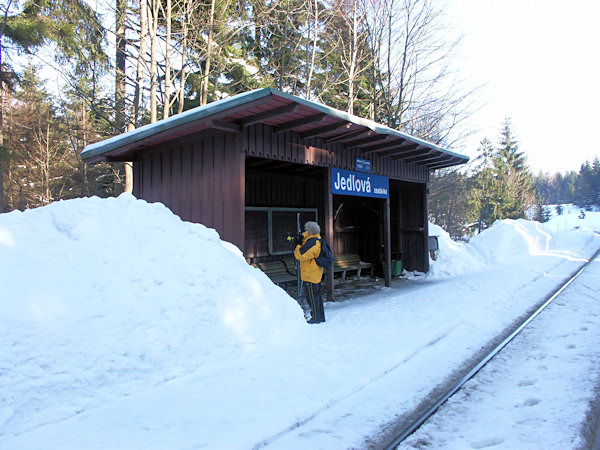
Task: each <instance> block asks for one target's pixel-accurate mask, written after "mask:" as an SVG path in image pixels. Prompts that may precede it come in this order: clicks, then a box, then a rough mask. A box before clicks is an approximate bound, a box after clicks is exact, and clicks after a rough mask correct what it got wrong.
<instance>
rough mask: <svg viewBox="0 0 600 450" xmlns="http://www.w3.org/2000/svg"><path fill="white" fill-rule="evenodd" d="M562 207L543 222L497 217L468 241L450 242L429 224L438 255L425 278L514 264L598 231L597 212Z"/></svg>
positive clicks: (582, 242) (599, 219) (573, 245)
mask: <svg viewBox="0 0 600 450" xmlns="http://www.w3.org/2000/svg"><path fill="white" fill-rule="evenodd" d="M579 215H580V209H579V208H565V212H564V214H563V215H560V216H558V215H555V216H554V217H553V218H552V219H551V220H549V221H548V222H546V223H544V224H540V223H539V222H535V221H530V220H523V219H519V220H511V219H505V220H498V221H496V222H494V224H493V225H492V226H491V227H490V228H488V229H486V230H484V231H483V232H482V233H480V234H478V235H476V236H474V237H473V238H472V239H471V240H470V241H469V242H468V243H457V242H454V241H453V240H452V239H451V238H450V236H449V235H448V233H446V232H445V231H444V230H443V229H442V228H440V227H439V226H438V225H435V224H430V225H429V234H430V235H438V236H439V237H438V242H439V247H440V249H439V256H438V258H437V260H436V261H431V268H430V271H429V273H428V277H429V278H431V279H435V278H444V277H452V276H456V275H461V274H465V273H472V272H477V271H480V270H483V269H485V268H489V267H490V266H501V265H509V264H515V263H516V262H517V261H518V260H520V259H523V258H528V257H531V256H534V255H539V254H545V253H548V252H550V251H551V250H552V249H557V248H577V249H581V248H583V247H584V246H585V245H586V244H587V243H588V242H589V241H590V239H592V238H593V235H594V230H596V231H600V212H586V213H585V218H583V219H581V218H579Z"/></svg>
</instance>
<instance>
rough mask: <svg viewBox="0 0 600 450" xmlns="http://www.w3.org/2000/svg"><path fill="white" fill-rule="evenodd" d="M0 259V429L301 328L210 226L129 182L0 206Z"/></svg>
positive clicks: (297, 312) (289, 303) (291, 310)
mask: <svg viewBox="0 0 600 450" xmlns="http://www.w3.org/2000/svg"><path fill="white" fill-rule="evenodd" d="M0 261H1V262H2V264H3V266H4V267H3V270H0V286H2V293H1V295H0V330H2V331H1V332H0V361H1V363H0V373H1V375H2V376H1V377H0V378H1V381H0V429H1V428H3V427H2V425H3V424H5V422H6V421H8V420H10V419H9V418H11V417H25V418H27V421H32V419H33V422H35V417H36V416H39V418H40V419H42V418H43V416H44V411H46V409H47V408H55V409H56V408H58V409H60V408H61V405H62V404H71V405H78V407H82V406H83V405H82V404H86V402H88V401H89V399H90V398H93V397H98V396H99V397H102V396H103V395H104V394H103V393H102V390H103V388H105V387H109V386H110V395H119V394H123V393H124V392H128V393H131V392H132V391H133V392H135V391H136V390H137V389H142V388H144V387H147V386H148V385H153V384H158V383H160V382H163V381H164V380H168V379H172V378H174V377H177V376H179V375H181V374H185V373H188V372H190V371H193V370H195V369H196V368H198V367H199V366H201V365H207V364H211V362H213V363H214V361H215V360H217V359H226V358H231V357H235V354H236V352H247V351H249V349H251V348H252V347H253V346H260V345H262V344H263V343H267V342H269V343H270V345H272V343H273V342H278V341H282V342H283V341H285V340H286V339H293V338H294V336H296V335H298V333H302V331H303V330H305V329H306V328H308V325H306V323H305V321H304V317H303V314H302V311H301V309H300V308H299V306H298V304H297V303H296V301H295V300H293V299H292V298H291V297H289V296H288V295H287V294H286V293H285V292H284V291H283V290H282V289H280V288H279V287H277V286H275V285H273V284H272V283H271V282H270V280H269V279H268V278H267V277H266V276H265V275H264V274H263V273H262V272H261V271H260V270H258V269H254V268H253V267H251V266H249V265H248V264H246V262H245V260H244V259H243V256H242V254H241V252H240V251H239V250H238V249H237V247H235V246H233V245H231V244H229V243H226V242H223V241H221V240H220V239H219V236H218V234H217V232H216V231H215V230H212V229H209V228H206V227H204V226H203V225H199V224H191V223H186V222H183V221H181V220H180V219H179V218H178V217H177V216H175V215H174V214H172V213H171V212H170V211H169V210H168V209H167V208H166V207H164V206H163V205H162V204H159V203H154V204H148V203H147V202H145V201H143V200H136V199H135V198H134V197H133V196H131V195H129V194H123V195H121V196H119V197H118V198H109V199H99V198H91V199H76V200H69V201H61V202H57V203H53V204H51V205H49V206H46V207H43V208H38V209H34V210H27V211H25V212H19V211H15V212H11V213H8V214H2V215H0ZM106 342H110V343H111V345H110V346H107V345H106ZM99 368H101V369H100V370H99ZM25 374H27V376H26V377H25V376H24V375H25ZM24 380H27V382H25V383H24ZM119 386H120V387H119ZM106 395H108V392H107V393H106ZM72 412H73V411H70V412H65V414H69V413H72ZM10 425H11V427H12V428H13V429H14V428H15V427H16V429H17V430H18V429H19V428H20V427H27V426H28V425H27V423H26V421H25V422H24V423H21V424H13V423H11V424H10Z"/></svg>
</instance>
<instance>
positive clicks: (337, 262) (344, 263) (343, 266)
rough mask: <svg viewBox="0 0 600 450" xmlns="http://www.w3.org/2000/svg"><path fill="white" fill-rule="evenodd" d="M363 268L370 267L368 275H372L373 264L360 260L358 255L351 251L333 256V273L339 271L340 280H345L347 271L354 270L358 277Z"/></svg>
mask: <svg viewBox="0 0 600 450" xmlns="http://www.w3.org/2000/svg"><path fill="white" fill-rule="evenodd" d="M363 269H371V270H370V275H371V276H373V264H371V263H367V262H362V261H361V260H360V256H358V255H355V254H352V253H347V254H342V255H334V256H333V273H334V274H336V273H341V274H342V282H343V281H346V274H347V273H348V272H351V271H356V276H357V277H360V274H361V271H362V270H363Z"/></svg>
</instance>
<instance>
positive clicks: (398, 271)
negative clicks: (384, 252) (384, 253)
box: [392, 259, 402, 277]
mask: <svg viewBox="0 0 600 450" xmlns="http://www.w3.org/2000/svg"><path fill="white" fill-rule="evenodd" d="M400 275H402V260H400V259H393V260H392V276H393V277H399V276H400Z"/></svg>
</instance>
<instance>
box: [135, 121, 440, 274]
mask: <svg viewBox="0 0 600 450" xmlns="http://www.w3.org/2000/svg"><path fill="white" fill-rule="evenodd" d="M321 147H325V148H321ZM246 156H248V157H260V158H265V159H271V160H275V161H285V162H288V163H290V164H291V165H295V167H293V166H292V167H288V168H287V169H286V170H288V172H285V171H284V172H281V173H278V171H276V170H264V171H246V167H245V158H246ZM356 156H361V154H360V152H359V151H358V150H356V149H343V148H342V146H341V144H339V143H338V144H332V145H323V141H322V139H312V140H309V141H302V140H301V139H300V137H299V136H298V134H297V133H294V132H285V133H281V134H277V135H276V134H273V133H272V131H271V128H270V127H268V126H265V125H253V126H250V127H246V128H244V129H243V131H242V132H241V133H239V134H233V133H229V134H225V133H216V134H213V135H211V136H206V134H205V133H204V134H197V135H192V136H188V137H185V138H179V139H176V140H173V141H171V142H169V143H167V144H161V145H160V146H157V147H156V148H150V149H145V150H143V151H140V152H139V154H138V155H137V159H136V160H135V162H134V195H136V196H137V197H138V198H142V199H145V200H147V201H149V202H162V203H163V204H165V205H166V206H167V207H169V208H170V209H171V210H172V211H173V212H174V213H175V214H177V215H179V216H180V217H181V218H182V219H183V220H186V221H191V222H198V223H202V224H204V225H206V226H208V227H211V228H215V229H216V230H217V231H218V232H219V234H220V236H221V238H223V239H225V240H227V241H230V242H232V243H234V244H235V245H237V246H238V247H239V248H241V249H244V248H245V246H244V239H245V237H244V234H245V227H244V215H245V207H246V206H259V207H262V206H270V207H299V208H317V209H318V210H319V222H321V223H322V220H323V219H324V213H325V201H326V189H325V179H326V174H327V173H326V169H325V168H326V167H331V166H334V167H338V168H341V169H348V170H354V161H355V157H356ZM369 159H371V161H372V169H373V170H372V172H373V173H375V174H379V175H384V176H388V177H390V189H391V217H392V246H393V248H392V252H402V258H403V263H404V266H405V267H407V268H408V269H411V270H422V271H425V270H427V268H428V261H429V260H428V257H427V198H426V186H427V184H426V183H427V182H428V180H429V173H428V171H427V169H426V168H425V167H423V166H416V165H414V164H412V165H406V164H403V163H401V162H399V161H395V162H394V161H390V160H389V159H380V158H377V157H376V156H372V157H370V158H369ZM307 164H308V165H312V166H319V167H322V168H323V171H322V173H319V171H317V172H316V173H312V174H310V175H306V176H304V175H298V176H296V175H293V173H295V172H296V171H297V169H298V168H299V167H300V168H302V167H301V165H307ZM300 172H301V171H300ZM399 180H403V181H399ZM406 181H411V182H406ZM339 198H340V196H334V199H337V200H335V204H334V208H333V212H334V213H335V210H336V207H337V205H339V202H340V201H342V200H339ZM347 201H348V205H347V206H346V207H347V208H349V209H348V210H349V211H353V212H352V213H351V214H352V215H353V219H350V216H348V218H347V219H348V220H347V221H345V222H344V223H343V224H342V225H340V224H338V223H336V225H335V226H336V233H335V237H334V251H335V252H336V253H358V254H360V256H361V258H363V259H364V260H367V261H371V262H377V259H378V255H379V253H380V252H381V251H382V249H381V244H382V241H381V240H382V233H383V232H382V228H381V224H382V220H383V218H382V216H380V215H379V214H378V212H377V211H382V209H381V201H380V200H377V199H369V198H360V197H356V198H353V199H350V200H347ZM350 205H353V206H352V207H351V208H350ZM365 205H366V206H365ZM352 222H354V223H352ZM352 226H355V227H357V228H356V229H354V230H353V229H352V228H351V227H352ZM357 230H362V231H357Z"/></svg>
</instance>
